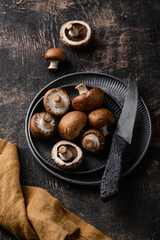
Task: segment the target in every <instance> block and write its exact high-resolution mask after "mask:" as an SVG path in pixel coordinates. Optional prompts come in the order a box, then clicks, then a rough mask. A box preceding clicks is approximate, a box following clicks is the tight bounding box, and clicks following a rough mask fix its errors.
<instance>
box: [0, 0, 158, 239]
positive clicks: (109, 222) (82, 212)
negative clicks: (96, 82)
mask: <svg viewBox="0 0 160 240" xmlns="http://www.w3.org/2000/svg"><path fill="white" fill-rule="evenodd" d="M74 19H79V20H83V21H86V22H87V23H88V24H89V25H90V26H91V27H92V40H91V43H90V44H89V45H88V46H86V47H84V48H83V49H71V48H69V47H66V46H65V45H63V43H62V42H61V41H60V39H59V30H60V27H61V25H62V24H63V23H64V22H66V21H69V20H74ZM54 44H55V45H56V47H60V48H62V49H64V50H65V51H66V54H67V61H66V62H65V63H61V64H60V65H59V69H58V71H57V72H49V71H48V70H47V66H48V63H47V62H46V61H45V60H44V54H45V51H46V50H47V49H49V48H51V47H53V46H54ZM159 51H160V3H159V2H158V1H154V0H143V1H142V0H140V1H139V0H135V1H127V0H115V1H112V0H108V1H103V0H77V1H73V0H57V1H56V0H37V1H35V0H14V1H13V0H1V2H0V56H1V57H0V73H1V74H0V137H1V138H5V139H6V140H8V141H11V142H15V143H17V145H18V149H19V155H20V163H21V183H22V184H27V185H34V186H40V187H43V188H45V189H46V190H48V191H49V192H50V193H51V194H52V195H54V196H55V197H57V198H58V199H59V200H60V201H61V203H62V204H63V205H64V206H65V207H66V208H68V209H69V210H71V211H72V212H74V213H75V214H77V215H78V216H80V217H82V218H83V219H84V220H86V221H88V222H89V223H90V224H93V225H94V226H95V227H97V228H99V229H100V230H101V231H102V232H104V233H105V234H106V235H108V236H109V237H111V238H112V239H113V240H117V239H118V240H134V239H137V240H151V239H152V240H158V239H160V228H159V223H160V204H159V202H160V184H159V183H160V175H159V170H160V158H159V156H160V101H159V93H160V72H159V66H160V60H159ZM79 71H92V72H103V73H108V74H112V75H114V76H116V77H119V78H121V79H122V80H124V81H126V80H127V78H128V74H129V72H132V73H134V74H135V75H136V77H137V85H138V88H139V92H140V94H141V96H142V97H143V98H144V100H145V102H146V104H147V106H148V107H149V110H150V113H151V118H152V126H153V136H152V141H151V144H150V148H149V151H148V153H147V155H146V156H145V158H144V161H143V164H142V166H141V168H140V170H139V171H136V172H135V175H133V176H131V177H130V178H127V180H124V181H123V182H122V191H121V194H120V196H119V197H117V198H116V199H113V200H112V201H110V202H107V203H103V202H102V201H101V200H100V196H99V189H98V188H97V189H95V188H94V189H92V188H84V187H80V186H75V185H72V184H68V183H65V182H64V181H61V180H59V179H57V178H55V177H53V176H52V175H50V174H48V173H47V172H46V171H45V170H44V169H42V167H41V166H40V165H39V164H38V163H37V162H36V161H35V160H34V157H33V156H32V154H31V153H30V150H29V148H28V145H27V142H26V138H25V133H24V121H25V115H26V112H27V109H28V107H29V105H30V102H31V101H32V99H33V97H34V96H35V95H36V94H37V93H38V92H39V91H40V90H41V89H42V88H43V87H44V86H45V85H46V84H48V83H50V82H51V81H52V80H54V79H56V78H57V77H59V76H63V75H64V74H67V73H72V72H79ZM84 203H85V204H84ZM0 239H6V240H9V239H14V237H12V236H11V235H9V234H8V233H7V232H5V231H4V230H1V229H0Z"/></svg>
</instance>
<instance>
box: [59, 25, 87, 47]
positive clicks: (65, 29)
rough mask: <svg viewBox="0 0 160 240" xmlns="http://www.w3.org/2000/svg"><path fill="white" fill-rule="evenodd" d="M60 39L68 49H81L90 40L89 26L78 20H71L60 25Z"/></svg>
mask: <svg viewBox="0 0 160 240" xmlns="http://www.w3.org/2000/svg"><path fill="white" fill-rule="evenodd" d="M60 39H61V40H62V42H63V43H64V44H65V45H67V46H69V47H83V46H86V45H87V44H88V43H89V42H90V40H91V28H90V26H89V25H88V24H87V23H85V22H83V21H79V20H72V21H69V22H66V23H64V24H63V25H62V27H61V29H60Z"/></svg>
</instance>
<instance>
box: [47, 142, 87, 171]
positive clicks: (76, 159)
mask: <svg viewBox="0 0 160 240" xmlns="http://www.w3.org/2000/svg"><path fill="white" fill-rule="evenodd" d="M61 146H66V147H67V148H69V150H70V151H71V152H72V153H73V157H72V158H71V159H70V160H69V161H64V160H62V159H61V158H60V156H58V149H59V148H60V147H61ZM51 158H52V160H53V161H54V162H55V164H56V165H58V166H59V167H60V168H63V169H65V170H72V169H75V168H77V167H78V166H79V165H80V164H81V163H82V160H83V152H82V150H81V148H80V147H78V146H77V145H76V144H74V143H72V142H69V141H65V140H63V141H60V142H58V143H56V144H55V145H54V146H53V148H52V151H51Z"/></svg>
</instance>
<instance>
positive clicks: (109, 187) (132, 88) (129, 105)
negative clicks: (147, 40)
mask: <svg viewBox="0 0 160 240" xmlns="http://www.w3.org/2000/svg"><path fill="white" fill-rule="evenodd" d="M137 105H138V90H137V86H136V83H135V80H134V78H133V76H132V74H131V73H130V74H129V83H128V86H127V95H126V97H125V101H124V105H123V109H122V112H121V115H120V118H119V120H118V123H117V127H116V130H115V132H114V135H113V138H112V145H111V150H110V153H109V157H108V160H107V164H106V167H105V170H104V173H103V177H102V181H101V186H100V195H101V199H102V201H105V202H106V201H108V200H110V199H112V198H113V197H115V196H116V195H117V194H118V192H119V182H120V177H121V166H122V160H123V154H124V152H125V150H126V148H127V146H128V145H129V144H131V141H132V135H133V128H134V123H135V118H136V113H137Z"/></svg>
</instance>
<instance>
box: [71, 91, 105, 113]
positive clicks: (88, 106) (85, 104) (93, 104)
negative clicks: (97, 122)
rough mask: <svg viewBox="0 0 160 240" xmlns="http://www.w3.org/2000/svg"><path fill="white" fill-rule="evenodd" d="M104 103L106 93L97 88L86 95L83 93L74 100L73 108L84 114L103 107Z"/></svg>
mask: <svg viewBox="0 0 160 240" xmlns="http://www.w3.org/2000/svg"><path fill="white" fill-rule="evenodd" d="M103 101H104V92H103V91H102V89H100V88H98V87H96V88H93V89H91V90H89V91H87V92H86V93H82V94H80V95H79V96H77V97H75V98H74V99H73V100H72V105H73V107H74V108H75V109H76V110H78V111H82V112H90V111H92V110H93V109H96V108H99V107H101V106H102V104H103Z"/></svg>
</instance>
